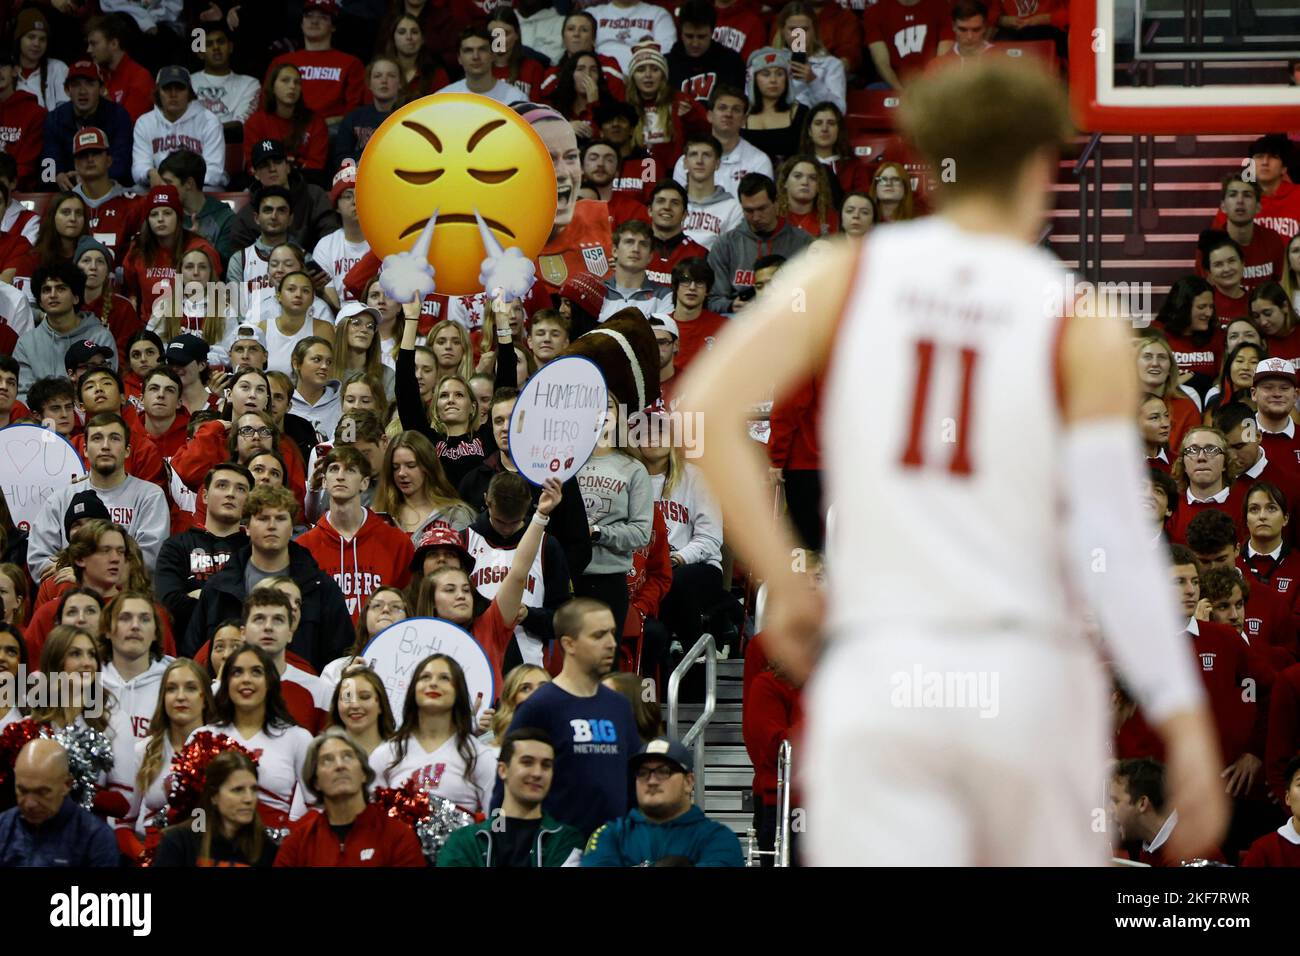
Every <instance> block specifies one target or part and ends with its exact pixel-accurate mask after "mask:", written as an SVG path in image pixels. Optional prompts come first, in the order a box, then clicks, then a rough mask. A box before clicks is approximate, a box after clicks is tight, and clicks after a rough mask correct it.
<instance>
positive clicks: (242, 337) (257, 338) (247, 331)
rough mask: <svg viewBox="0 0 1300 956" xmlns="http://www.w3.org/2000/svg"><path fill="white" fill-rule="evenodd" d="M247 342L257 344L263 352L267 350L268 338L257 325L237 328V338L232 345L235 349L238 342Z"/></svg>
mask: <svg viewBox="0 0 1300 956" xmlns="http://www.w3.org/2000/svg"><path fill="white" fill-rule="evenodd" d="M246 341H252V342H256V343H257V344H258V345H260V346H261V347H262V351H263V352H265V351H266V350H267V349H266V336H265V335H263V334H262V330H261V329H259V328H258V327H257V326H255V325H241V326H240V327H239V328H237V329H236V330H235V337H234V339H233V340H232V341H231V343H230V344H231V346H232V347H233V346H234V345H235V343H237V342H246Z"/></svg>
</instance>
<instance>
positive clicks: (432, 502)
mask: <svg viewBox="0 0 1300 956" xmlns="http://www.w3.org/2000/svg"><path fill="white" fill-rule="evenodd" d="M375 510H376V511H379V512H383V513H386V514H388V515H391V516H392V518H393V520H394V521H395V522H397V526H398V527H399V528H401V529H402V530H403V531H405V532H407V533H408V534H410V535H411V540H412V541H419V540H420V535H421V534H423V532H424V529H425V528H427V527H428V526H429V525H431V524H436V523H441V524H446V525H449V526H450V527H451V528H453V529H454V530H456V531H463V530H464V529H465V528H468V527H469V525H470V522H472V521H473V520H474V517H475V515H474V510H473V509H472V508H470V506H469V505H467V504H465V502H463V501H461V500H460V498H459V496H458V495H457V493H456V489H455V488H453V487H452V486H451V484H450V483H449V482H448V481H447V476H446V474H445V473H444V472H443V470H442V465H440V464H439V463H438V453H437V451H435V450H434V447H433V443H432V442H430V441H429V439H428V438H426V437H425V436H424V435H422V434H420V432H417V431H405V432H402V434H400V435H399V436H397V438H395V439H394V440H393V441H392V442H390V443H389V445H388V449H387V451H385V452H384V470H383V472H381V473H380V475H379V490H378V491H377V492H376V493H375Z"/></svg>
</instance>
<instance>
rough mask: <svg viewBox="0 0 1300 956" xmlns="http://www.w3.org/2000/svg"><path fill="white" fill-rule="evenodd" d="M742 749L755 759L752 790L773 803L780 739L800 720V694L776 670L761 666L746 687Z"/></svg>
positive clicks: (769, 802)
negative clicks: (760, 669) (765, 668)
mask: <svg viewBox="0 0 1300 956" xmlns="http://www.w3.org/2000/svg"><path fill="white" fill-rule="evenodd" d="M741 721H742V724H741V726H742V728H743V734H744V738H745V749H746V750H747V751H748V752H749V759H750V760H752V761H753V762H754V793H755V795H757V796H758V798H759V799H760V800H762V801H763V803H764V804H765V805H767V806H774V805H775V804H776V776H777V774H776V767H777V757H778V755H779V753H780V750H781V741H783V740H786V739H792V738H793V736H794V728H795V727H796V726H797V725H798V724H800V723H801V722H802V721H803V704H802V694H801V692H800V690H799V688H797V687H795V686H794V685H793V684H791V683H790V682H789V681H788V680H786V679H785V678H783V677H779V676H777V674H776V672H775V671H771V670H763V671H761V672H760V673H759V674H758V675H757V676H756V677H754V679H753V682H752V683H751V684H750V685H749V687H748V688H747V689H746V691H745V704H744V709H743V715H742V717H741Z"/></svg>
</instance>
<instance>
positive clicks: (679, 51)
mask: <svg viewBox="0 0 1300 956" xmlns="http://www.w3.org/2000/svg"><path fill="white" fill-rule="evenodd" d="M665 59H667V60H668V82H669V83H670V84H671V86H672V88H673V89H674V90H680V91H681V92H683V93H688V94H690V96H691V97H692V98H694V99H695V100H697V101H699V102H700V103H707V102H708V100H709V96H710V95H711V94H712V93H713V90H714V88H715V87H717V86H720V85H725V86H731V87H735V88H736V89H738V90H743V89H744V88H745V61H744V60H742V59H741V58H740V54H739V53H737V52H736V51H735V50H731V49H728V48H727V47H725V46H723V45H722V44H721V43H718V42H717V41H716V40H715V41H713V42H712V43H710V44H709V48H708V49H707V50H705V51H704V56H687V54H686V48H685V47H684V46H682V41H681V40H678V41H677V42H676V43H674V44H673V48H672V49H671V50H669V51H668V56H667V57H665Z"/></svg>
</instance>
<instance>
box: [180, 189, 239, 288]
mask: <svg viewBox="0 0 1300 956" xmlns="http://www.w3.org/2000/svg"><path fill="white" fill-rule="evenodd" d="M187 218H188V217H187ZM185 228H186V229H190V230H192V231H194V232H197V233H198V234H199V235H200V236H202V237H203V238H204V239H206V240H208V242H210V243H212V246H213V248H215V249H216V250H217V253H218V254H219V255H220V256H221V268H222V269H223V270H224V269H225V268H226V263H227V262H229V261H230V257H231V256H232V255H234V254H235V252H236V250H237V248H238V247H237V246H236V245H235V237H234V228H235V211H234V210H233V209H231V208H230V207H229V206H227V205H226V204H225V203H224V202H222V201H221V200H220V199H217V198H216V197H215V196H208V197H207V202H205V203H204V204H203V208H202V209H200V210H199V213H198V215H197V216H195V217H194V219H193V220H192V221H191V222H187V223H186V224H185Z"/></svg>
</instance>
